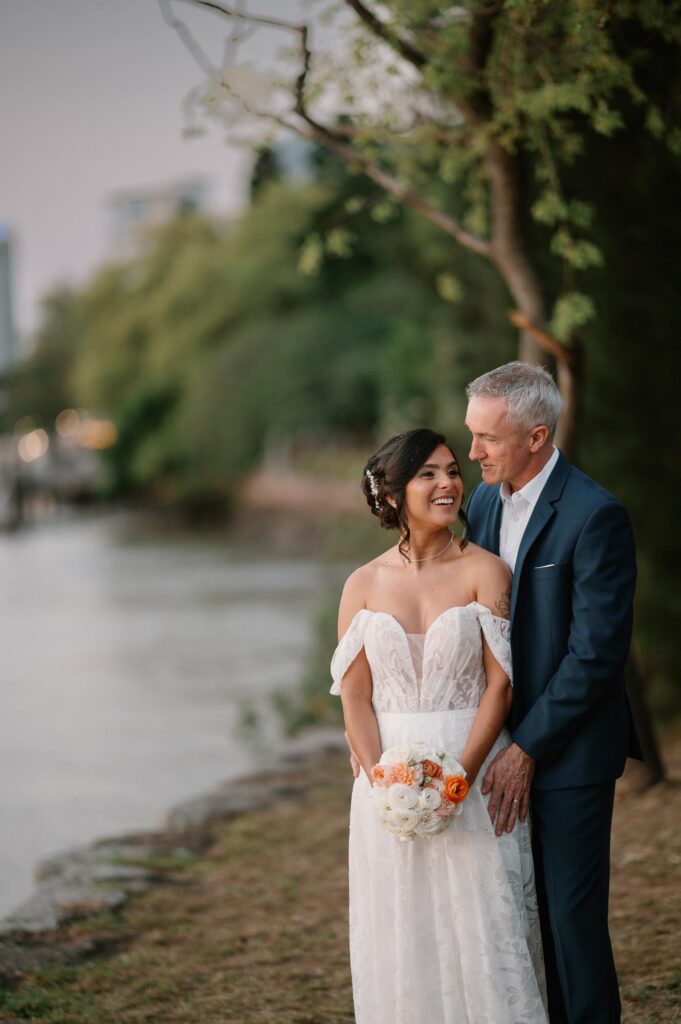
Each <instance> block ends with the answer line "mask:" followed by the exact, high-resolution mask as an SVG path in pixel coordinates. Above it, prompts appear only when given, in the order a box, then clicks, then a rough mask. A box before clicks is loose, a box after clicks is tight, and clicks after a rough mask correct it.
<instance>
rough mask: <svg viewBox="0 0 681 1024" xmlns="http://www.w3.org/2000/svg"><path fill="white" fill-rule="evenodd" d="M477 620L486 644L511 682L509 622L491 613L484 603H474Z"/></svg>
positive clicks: (511, 663) (511, 665)
mask: <svg viewBox="0 0 681 1024" xmlns="http://www.w3.org/2000/svg"><path fill="white" fill-rule="evenodd" d="M475 606H476V609H477V612H478V620H479V622H480V626H481V627H482V632H483V634H484V637H485V640H486V641H487V646H488V647H489V649H490V651H491V652H492V654H493V655H494V657H495V658H496V660H497V661H498V662H499V664H500V665H501V667H502V668H503V670H504V672H505V673H506V675H507V676H508V678H509V679H510V680H511V683H513V662H512V660H511V623H510V622H509V621H508V619H502V618H500V617H499V616H498V615H493V614H492V612H491V611H490V609H489V608H487V607H486V606H485V605H484V604H478V602H476V603H475Z"/></svg>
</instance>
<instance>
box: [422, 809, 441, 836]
mask: <svg viewBox="0 0 681 1024" xmlns="http://www.w3.org/2000/svg"><path fill="white" fill-rule="evenodd" d="M445 824H446V818H441V817H440V815H439V814H434V813H433V812H432V811H424V813H423V814H422V815H421V818H420V820H419V823H418V825H417V826H416V834H417V835H419V836H434V835H436V834H437V833H438V832H441V831H442V829H443V828H444V827H445Z"/></svg>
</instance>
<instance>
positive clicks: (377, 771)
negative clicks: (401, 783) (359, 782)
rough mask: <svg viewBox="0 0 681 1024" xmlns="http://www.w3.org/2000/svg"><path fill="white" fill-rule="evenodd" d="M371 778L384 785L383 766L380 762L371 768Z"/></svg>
mask: <svg viewBox="0 0 681 1024" xmlns="http://www.w3.org/2000/svg"><path fill="white" fill-rule="evenodd" d="M371 778H372V780H373V781H374V782H375V783H376V784H377V785H379V786H385V767H384V766H383V765H382V764H375V765H374V767H373V768H372V769H371Z"/></svg>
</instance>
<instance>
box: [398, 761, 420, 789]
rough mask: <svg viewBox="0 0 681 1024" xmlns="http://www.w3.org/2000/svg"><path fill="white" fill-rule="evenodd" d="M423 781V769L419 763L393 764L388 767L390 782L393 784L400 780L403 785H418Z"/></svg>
mask: <svg viewBox="0 0 681 1024" xmlns="http://www.w3.org/2000/svg"><path fill="white" fill-rule="evenodd" d="M422 781H423V771H422V770H421V765H420V764H415V765H410V764H404V762H402V763H400V764H394V765H392V766H391V768H390V782H391V784H393V785H394V784H395V783H396V782H401V783H402V784H403V785H404V786H420V785H421V783H422Z"/></svg>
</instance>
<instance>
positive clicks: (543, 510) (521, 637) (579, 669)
mask: <svg viewBox="0 0 681 1024" xmlns="http://www.w3.org/2000/svg"><path fill="white" fill-rule="evenodd" d="M501 505H502V502H501V497H500V495H499V486H498V485H496V486H490V485H487V484H480V485H479V486H478V487H476V489H475V490H474V491H473V493H472V495H471V497H470V500H469V502H468V508H467V510H466V511H467V515H468V519H469V521H470V525H471V533H472V539H473V540H474V541H475V543H477V544H479V545H480V546H481V547H484V548H486V549H487V550H488V551H492V552H494V554H497V555H498V554H499V528H500V525H501ZM635 582H636V553H635V548H634V538H633V533H632V530H631V525H630V522H629V517H628V515H627V512H626V510H625V508H624V506H623V505H622V504H621V502H619V501H618V500H617V499H616V498H615V497H613V495H611V494H609V493H608V492H607V491H606V490H604V489H603V488H602V487H600V486H599V485H598V484H597V483H595V482H594V481H593V480H591V479H590V478H589V477H588V476H586V475H585V474H584V473H582V472H580V471H579V470H578V469H575V467H574V466H571V465H570V463H569V462H568V461H567V460H566V459H565V457H564V456H563V455H562V454H561V455H560V456H559V458H558V461H557V463H556V465H555V466H554V468H553V470H552V472H551V475H550V476H549V479H548V480H547V482H546V484H545V486H544V489H543V490H542V492H541V495H540V497H539V500H538V501H537V504H536V505H535V508H534V510H533V512H532V515H531V517H530V521H529V523H528V525H527V528H526V530H525V533H524V535H523V539H522V542H521V545H520V550H519V552H518V559H517V562H516V566H515V572H514V574H513V588H512V591H511V646H512V652H513V675H514V689H513V704H512V708H511V713H510V719H509V726H510V728H511V733H512V736H513V740H514V741H515V742H516V743H517V744H518V746H520V747H522V749H523V750H525V751H526V752H527V753H528V754H531V755H532V756H533V757H535V758H536V760H537V764H536V772H535V779H534V785H535V787H537V788H538V789H565V788H569V787H574V786H587V785H592V784H595V783H602V782H607V781H611V780H613V779H615V778H617V777H618V776H620V775H621V774H622V772H623V770H624V763H625V760H626V758H627V756H633V757H640V748H639V744H638V739H637V737H636V732H635V729H634V726H633V723H632V719H631V713H630V711H629V704H628V701H627V697H626V693H625V689H624V665H625V662H626V659H627V654H628V651H629V644H630V640H631V626H632V602H633V597H634V587H635Z"/></svg>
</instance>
